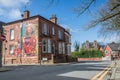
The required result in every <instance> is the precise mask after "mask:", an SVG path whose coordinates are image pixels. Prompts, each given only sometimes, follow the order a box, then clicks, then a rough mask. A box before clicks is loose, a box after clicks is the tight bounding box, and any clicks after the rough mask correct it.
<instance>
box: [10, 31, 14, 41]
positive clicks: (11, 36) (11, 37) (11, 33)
mask: <svg viewBox="0 0 120 80" xmlns="http://www.w3.org/2000/svg"><path fill="white" fill-rule="evenodd" d="M13 39H14V30H13V29H10V40H13Z"/></svg>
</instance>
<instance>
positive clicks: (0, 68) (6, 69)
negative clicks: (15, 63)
mask: <svg viewBox="0 0 120 80" xmlns="http://www.w3.org/2000/svg"><path fill="white" fill-rule="evenodd" d="M11 70H12V69H11V68H8V67H0V72H6V71H11Z"/></svg>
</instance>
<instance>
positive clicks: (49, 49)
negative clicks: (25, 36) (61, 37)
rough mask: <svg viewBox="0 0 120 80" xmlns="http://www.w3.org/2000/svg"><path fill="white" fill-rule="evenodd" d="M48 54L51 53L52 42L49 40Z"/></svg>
mask: <svg viewBox="0 0 120 80" xmlns="http://www.w3.org/2000/svg"><path fill="white" fill-rule="evenodd" d="M48 53H51V41H50V39H48Z"/></svg>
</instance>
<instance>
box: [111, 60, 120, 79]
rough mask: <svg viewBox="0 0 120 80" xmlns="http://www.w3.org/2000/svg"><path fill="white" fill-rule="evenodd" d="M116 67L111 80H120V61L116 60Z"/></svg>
mask: <svg viewBox="0 0 120 80" xmlns="http://www.w3.org/2000/svg"><path fill="white" fill-rule="evenodd" d="M114 62H115V66H114V67H113V69H112V75H111V77H110V80H120V60H116V61H114Z"/></svg>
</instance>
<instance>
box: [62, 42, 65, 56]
mask: <svg viewBox="0 0 120 80" xmlns="http://www.w3.org/2000/svg"><path fill="white" fill-rule="evenodd" d="M62 48H63V49H62V50H63V54H65V43H62Z"/></svg>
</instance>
